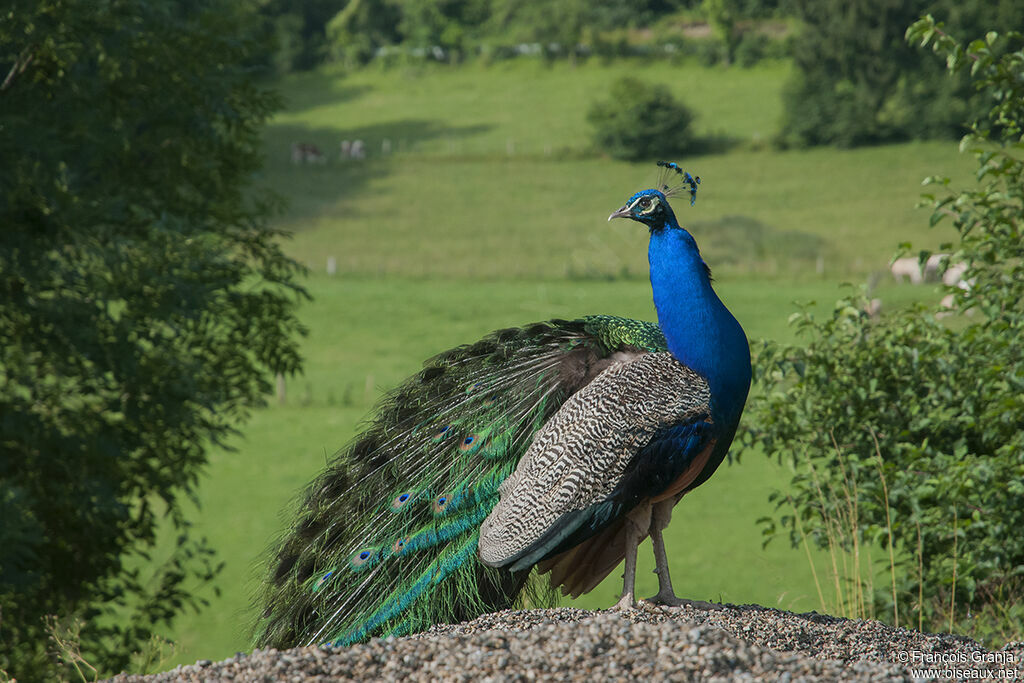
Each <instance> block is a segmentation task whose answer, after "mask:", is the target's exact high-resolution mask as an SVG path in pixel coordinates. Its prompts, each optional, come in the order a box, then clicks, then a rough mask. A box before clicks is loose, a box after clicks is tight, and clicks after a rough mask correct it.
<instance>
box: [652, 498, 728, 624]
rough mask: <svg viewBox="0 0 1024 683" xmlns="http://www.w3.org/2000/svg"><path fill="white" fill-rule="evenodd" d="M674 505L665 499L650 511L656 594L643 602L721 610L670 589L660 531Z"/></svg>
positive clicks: (666, 524) (670, 516)
mask: <svg viewBox="0 0 1024 683" xmlns="http://www.w3.org/2000/svg"><path fill="white" fill-rule="evenodd" d="M675 504H676V500H675V499H674V498H667V499H666V500H662V501H659V502H657V503H655V504H654V509H653V510H652V511H651V543H652V544H653V545H654V573H655V574H657V575H658V594H657V595H655V596H654V597H651V598H647V599H646V600H645V601H644V602H649V603H653V604H655V605H668V606H671V607H680V606H682V605H689V606H690V607H694V608H697V609H702V610H713V609H714V610H717V609H722V606H721V605H716V604H714V603H711V602H704V601H703V600H687V599H685V598H680V597H677V596H676V592H675V590H674V589H673V588H672V577H671V576H670V575H669V571H668V555H667V554H666V553H665V539H664V537H663V536H662V531H664V529H665V527H667V526H668V523H669V521H670V520H671V519H672V508H673V507H674V506H675Z"/></svg>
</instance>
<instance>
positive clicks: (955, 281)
mask: <svg viewBox="0 0 1024 683" xmlns="http://www.w3.org/2000/svg"><path fill="white" fill-rule="evenodd" d="M966 272H967V264H966V263H954V264H953V265H951V266H950V267H949V268H947V269H946V272H945V273H943V274H942V283H943V284H945V285H949V286H950V287H959V288H960V289H964V290H966V289H970V288H971V286H970V284H969V283H968V282H966V281H965V280H964V279H963V278H964V273H966Z"/></svg>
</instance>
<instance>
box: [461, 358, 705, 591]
mask: <svg viewBox="0 0 1024 683" xmlns="http://www.w3.org/2000/svg"><path fill="white" fill-rule="evenodd" d="M710 400H711V395H710V390H709V388H708V385H707V382H706V381H705V380H704V379H703V378H702V377H700V376H699V375H697V374H696V373H695V372H693V371H692V370H690V369H689V368H687V367H685V366H683V365H681V364H680V363H679V362H678V361H676V360H675V359H674V358H673V357H672V355H671V354H669V353H648V354H642V355H639V356H637V357H635V358H634V359H631V360H630V361H628V362H624V363H619V364H615V365H612V366H610V367H609V368H607V369H606V370H604V371H603V372H602V373H601V374H600V375H598V376H597V377H596V378H595V379H594V380H593V381H592V382H590V383H589V384H588V385H586V386H585V387H583V388H582V389H580V390H579V391H578V392H577V393H575V394H574V395H573V396H571V397H569V399H568V400H566V402H565V403H564V404H563V405H562V407H561V408H560V409H559V411H558V413H557V414H556V415H554V416H553V417H552V418H551V419H550V420H548V422H547V423H546V424H545V425H544V427H543V428H542V429H541V430H540V431H539V432H538V433H537V436H536V437H535V439H534V441H533V444H532V445H531V446H530V448H529V450H528V451H527V452H526V454H525V455H524V456H523V457H522V459H521V460H520V462H519V465H518V467H517V468H516V470H515V472H514V473H513V474H512V475H511V476H509V477H508V479H506V480H505V482H504V483H503V484H502V485H501V487H500V501H499V503H498V504H497V505H496V506H495V507H494V509H493V511H492V512H491V513H490V514H489V515H488V517H487V518H486V519H485V520H484V521H483V523H482V525H481V527H480V541H479V553H480V558H481V560H482V561H483V563H484V564H486V565H488V566H493V567H506V568H509V569H511V570H513V571H518V570H523V569H526V568H529V567H531V566H533V565H534V564H536V563H538V562H541V561H542V560H545V559H546V558H551V557H556V556H559V555H560V554H568V553H570V552H571V553H574V554H575V555H576V557H575V558H572V557H570V558H568V559H569V562H568V563H567V566H568V567H569V569H567V568H566V567H563V568H562V571H563V573H568V574H571V573H572V570H571V567H572V566H573V564H574V562H575V564H587V563H588V562H589V563H594V562H597V563H598V564H600V565H601V568H602V570H603V568H604V566H605V565H606V564H608V562H610V561H611V559H614V563H613V564H612V565H611V567H614V566H615V563H617V562H618V560H619V559H621V557H622V555H621V553H619V552H617V551H616V550H614V549H612V550H611V552H610V554H607V556H606V557H605V558H604V559H603V560H601V561H600V562H598V560H597V558H598V557H599V556H600V555H601V553H602V547H603V546H605V545H608V546H611V545H614V544H613V543H612V541H613V540H614V533H612V534H611V535H610V536H609V537H608V538H605V539H604V540H605V542H604V543H596V544H594V543H590V544H589V545H588V544H587V541H588V540H589V539H594V538H601V535H602V532H605V531H606V530H608V529H611V530H612V532H614V530H615V527H616V523H617V522H618V521H619V520H621V518H622V517H623V515H625V514H626V513H627V512H629V511H630V510H631V509H633V508H634V507H636V506H637V505H638V504H639V503H640V502H641V501H642V500H644V499H655V498H658V497H661V496H667V495H673V494H674V493H677V491H673V490H672V489H673V486H674V485H677V482H678V481H679V480H680V478H681V477H683V478H685V476H686V473H687V472H688V471H692V470H693V469H694V468H692V467H691V465H693V464H694V461H695V458H697V457H698V456H699V455H700V454H701V453H706V452H707V451H708V448H709V446H710V445H711V444H712V443H713V441H714V434H713V429H712V427H713V426H712V425H711V423H710V421H709V420H710V418H709V414H710V407H709V406H710ZM682 488H685V486H683V487H681V488H680V489H679V490H682ZM544 568H545V567H542V569H544ZM547 568H550V567H547ZM610 569H611V568H608V569H607V571H610ZM607 571H605V574H607ZM553 578H554V577H553ZM561 578H562V579H564V578H565V577H561ZM561 582H562V581H561V580H559V581H557V583H561Z"/></svg>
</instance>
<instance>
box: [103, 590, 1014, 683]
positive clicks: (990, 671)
mask: <svg viewBox="0 0 1024 683" xmlns="http://www.w3.org/2000/svg"><path fill="white" fill-rule="evenodd" d="M1022 659H1024V643H1015V644H1008V645H1007V646H1006V647H1005V648H1004V649H1002V650H1000V651H998V652H989V651H987V650H985V649H984V648H982V647H981V646H980V645H979V644H978V643H976V642H974V641H972V640H969V639H967V638H962V637H959V636H950V635H926V634H922V633H918V632H917V631H911V630H908V629H905V628H892V627H889V626H886V625H884V624H882V623H880V622H877V621H863V620H851V619H839V618H837V617H830V616H825V615H821V614H816V613H814V612H811V613H808V614H793V613H791V612H782V611H780V610H775V609H769V608H766V607H758V606H754V605H746V606H735V605H724V606H720V607H719V609H707V610H706V609H701V608H694V607H689V606H687V607H678V608H653V607H647V606H641V607H638V608H637V609H634V610H630V611H627V612H590V611H586V610H578V609H568V608H566V609H548V610H522V611H505V612H497V613H495V614H487V615H484V616H482V617H480V618H478V619H475V620H473V621H470V622H466V623H464V624H454V625H442V626H436V627H434V628H433V629H431V630H430V631H427V632H425V633H421V634H416V635H413V636H408V637H404V638H386V639H375V640H372V641H370V642H368V643H365V644H363V645H355V646H352V647H349V648H320V647H306V648H296V649H293V650H286V651H277V650H256V651H254V652H253V653H251V654H248V655H246V654H242V653H239V654H238V655H236V656H235V657H234V658H232V659H226V660H224V661H222V662H216V663H213V662H210V661H209V660H202V661H199V662H196V664H194V665H192V666H181V667H178V668H176V669H174V670H173V671H168V672H165V673H161V674H155V675H152V676H127V675H124V674H122V675H120V676H117V677H115V678H114V679H112V680H113V681H117V682H118V683H128V682H139V683H141V682H147V683H162V682H164V681H260V682H264V681H268V682H269V681H329V680H330V681H333V680H355V679H358V680H368V681H372V680H402V681H431V682H435V681H467V682H468V681H551V680H557V681H614V680H642V681H652V680H653V681H659V680H707V681H755V680H764V679H769V680H777V681H793V682H796V681H837V680H843V681H893V680H899V681H912V680H958V679H974V680H979V679H980V680H986V679H987V680H1007V679H1018V680H1019V679H1021V678H1024V668H1022V666H1024V665H1022ZM907 660H909V661H907ZM929 668H930V669H937V671H935V672H933V673H932V675H931V676H927V675H925V676H917V677H914V676H913V673H914V669H929Z"/></svg>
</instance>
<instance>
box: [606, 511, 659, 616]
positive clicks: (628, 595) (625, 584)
mask: <svg viewBox="0 0 1024 683" xmlns="http://www.w3.org/2000/svg"><path fill="white" fill-rule="evenodd" d="M650 525H651V506H650V505H646V504H645V505H641V506H639V507H637V508H634V509H633V510H632V511H630V512H629V514H627V515H626V521H625V527H626V528H625V531H626V568H625V572H623V574H622V597H620V598H619V601H618V602H617V603H615V606H614V607H613V608H612V609H617V610H625V609H633V607H635V606H636V598H635V596H634V588H635V586H636V548H637V546H638V545H640V539H642V538H643V537H644V534H645V533H646V532H647V529H648V528H649V527H650Z"/></svg>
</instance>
